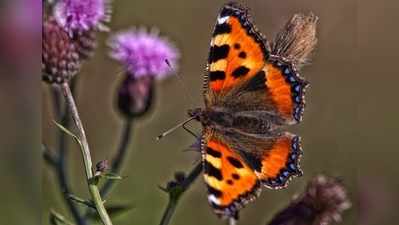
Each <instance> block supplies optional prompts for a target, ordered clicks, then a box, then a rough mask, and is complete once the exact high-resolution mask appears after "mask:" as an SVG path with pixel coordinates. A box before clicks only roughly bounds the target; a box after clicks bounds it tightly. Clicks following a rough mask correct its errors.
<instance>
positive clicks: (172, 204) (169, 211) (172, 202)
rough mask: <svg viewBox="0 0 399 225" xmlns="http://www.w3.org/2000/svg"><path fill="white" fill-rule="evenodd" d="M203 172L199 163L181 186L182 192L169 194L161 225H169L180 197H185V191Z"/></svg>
mask: <svg viewBox="0 0 399 225" xmlns="http://www.w3.org/2000/svg"><path fill="white" fill-rule="evenodd" d="M201 171H202V163H201V162H200V163H198V164H197V165H196V166H195V167H194V169H193V170H191V172H190V174H189V175H188V176H187V177H186V178H185V179H184V181H183V182H182V183H181V184H179V187H178V188H180V190H179V191H177V193H176V192H173V190H172V192H169V202H168V205H167V206H166V209H165V212H164V214H163V216H162V219H161V223H160V225H167V224H169V222H170V220H171V219H172V216H173V214H174V212H175V210H176V207H177V204H178V203H179V199H180V197H181V196H182V195H183V193H184V192H185V191H187V190H188V189H189V188H190V186H191V185H192V184H193V182H194V181H195V180H196V179H197V177H198V176H199V175H200V174H201Z"/></svg>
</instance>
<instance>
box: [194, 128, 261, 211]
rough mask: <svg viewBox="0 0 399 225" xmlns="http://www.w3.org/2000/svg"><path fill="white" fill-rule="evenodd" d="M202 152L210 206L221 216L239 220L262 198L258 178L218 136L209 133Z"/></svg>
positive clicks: (206, 135)
mask: <svg viewBox="0 0 399 225" xmlns="http://www.w3.org/2000/svg"><path fill="white" fill-rule="evenodd" d="M202 152H203V163H204V164H203V165H204V179H205V183H206V186H207V188H208V202H209V204H210V205H211V206H212V208H213V209H214V211H215V212H216V213H217V214H218V215H221V216H225V217H236V215H237V212H238V210H239V209H240V208H242V207H243V206H244V205H245V204H246V203H247V202H249V201H250V200H253V199H255V197H257V196H258V195H259V193H260V181H259V180H258V177H257V175H256V174H255V172H254V171H253V170H252V169H251V168H250V167H249V166H248V165H247V164H246V163H245V161H244V160H243V159H242V157H241V156H240V155H238V154H237V153H236V152H235V151H234V150H233V149H231V147H230V146H229V145H228V144H227V143H225V142H224V141H223V139H222V138H221V137H220V136H218V135H216V134H215V133H210V132H205V135H204V137H203V146H202Z"/></svg>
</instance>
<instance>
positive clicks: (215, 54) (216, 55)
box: [208, 44, 230, 63]
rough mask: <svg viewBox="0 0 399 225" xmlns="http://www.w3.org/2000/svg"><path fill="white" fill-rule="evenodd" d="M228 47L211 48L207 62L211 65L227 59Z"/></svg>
mask: <svg viewBox="0 0 399 225" xmlns="http://www.w3.org/2000/svg"><path fill="white" fill-rule="evenodd" d="M229 50H230V46H229V45H227V44H225V45H221V46H216V45H215V46H212V47H211V50H210V53H209V58H208V62H209V63H213V62H216V61H218V60H219V59H224V58H227V55H228V54H229Z"/></svg>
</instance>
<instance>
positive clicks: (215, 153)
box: [206, 147, 222, 158]
mask: <svg viewBox="0 0 399 225" xmlns="http://www.w3.org/2000/svg"><path fill="white" fill-rule="evenodd" d="M206 154H209V155H211V156H213V157H215V158H220V157H222V153H220V152H218V151H216V150H214V149H213V148H210V147H207V148H206Z"/></svg>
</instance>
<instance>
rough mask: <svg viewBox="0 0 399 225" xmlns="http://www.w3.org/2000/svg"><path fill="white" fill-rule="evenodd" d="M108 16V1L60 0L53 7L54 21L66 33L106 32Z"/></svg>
mask: <svg viewBox="0 0 399 225" xmlns="http://www.w3.org/2000/svg"><path fill="white" fill-rule="evenodd" d="M110 14H111V10H110V7H109V1H108V0H84V1H82V0H60V1H58V2H57V4H56V5H55V7H54V17H55V19H56V20H57V22H58V23H59V24H60V25H61V26H62V27H64V29H65V30H66V31H67V32H68V33H71V32H76V31H77V32H82V31H87V30H90V29H93V28H96V29H99V30H107V28H106V26H105V25H104V23H105V22H108V21H109V20H110Z"/></svg>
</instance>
